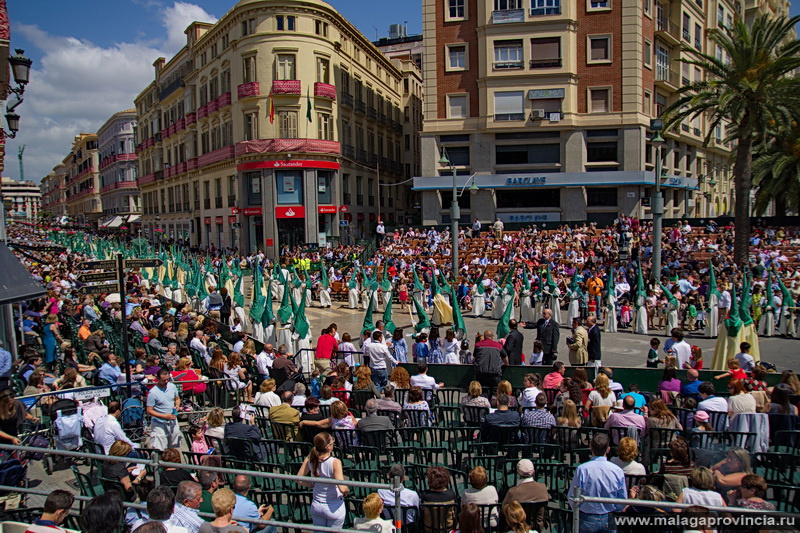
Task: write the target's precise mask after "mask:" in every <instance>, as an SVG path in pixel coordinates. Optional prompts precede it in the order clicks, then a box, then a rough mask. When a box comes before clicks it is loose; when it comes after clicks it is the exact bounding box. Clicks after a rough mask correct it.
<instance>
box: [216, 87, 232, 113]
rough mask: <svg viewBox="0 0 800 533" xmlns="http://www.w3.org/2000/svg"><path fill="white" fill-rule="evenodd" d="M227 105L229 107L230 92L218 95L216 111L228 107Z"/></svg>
mask: <svg viewBox="0 0 800 533" xmlns="http://www.w3.org/2000/svg"><path fill="white" fill-rule="evenodd" d="M229 105H231V93H230V91H228V92H226V93H222V94H221V95H219V98H217V109H222V108H223V107H225V106H229Z"/></svg>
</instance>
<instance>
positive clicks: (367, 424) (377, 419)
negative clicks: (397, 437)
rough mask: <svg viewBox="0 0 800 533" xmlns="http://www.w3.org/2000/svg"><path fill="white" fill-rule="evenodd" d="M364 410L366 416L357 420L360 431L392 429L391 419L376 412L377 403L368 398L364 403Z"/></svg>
mask: <svg viewBox="0 0 800 533" xmlns="http://www.w3.org/2000/svg"><path fill="white" fill-rule="evenodd" d="M364 410H365V411H366V412H367V416H365V417H364V418H362V419H361V420H359V421H358V429H359V430H361V432H362V433H369V432H370V431H381V430H386V431H394V424H392V419H391V418H389V417H388V416H383V415H379V414H378V403H377V402H376V401H375V400H374V399H372V398H370V399H369V400H367V403H365V404H364Z"/></svg>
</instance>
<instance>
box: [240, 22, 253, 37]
mask: <svg viewBox="0 0 800 533" xmlns="http://www.w3.org/2000/svg"><path fill="white" fill-rule="evenodd" d="M255 32H256V19H247V20H243V21H242V37H247V36H248V35H250V34H253V33H255Z"/></svg>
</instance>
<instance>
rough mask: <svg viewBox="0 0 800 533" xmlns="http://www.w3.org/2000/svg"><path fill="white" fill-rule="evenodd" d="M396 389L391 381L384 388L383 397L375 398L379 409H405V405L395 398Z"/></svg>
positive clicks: (396, 410)
mask: <svg viewBox="0 0 800 533" xmlns="http://www.w3.org/2000/svg"><path fill="white" fill-rule="evenodd" d="M394 391H395V387H394V385H392V384H391V383H389V384H388V385H386V386H385V387H384V388H383V398H378V399H377V400H375V403H376V406H377V408H378V410H379V411H395V412H397V413H399V412H400V411H402V410H403V406H402V405H400V404H399V403H397V402H396V401H395V400H394Z"/></svg>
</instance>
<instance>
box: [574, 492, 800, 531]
mask: <svg viewBox="0 0 800 533" xmlns="http://www.w3.org/2000/svg"><path fill="white" fill-rule="evenodd" d="M569 500H570V504H571V505H572V532H573V533H577V532H578V531H580V524H581V514H580V506H581V504H584V503H606V504H610V505H622V506H627V505H633V506H636V507H651V508H653V509H665V510H667V511H674V510H676V509H681V510H682V509H687V508H689V507H702V508H704V509H706V510H708V511H709V512H712V513H730V514H743V515H758V516H771V517H776V518H780V517H788V518H791V519H792V520H797V521H800V517H798V515H797V514H796V513H789V512H784V511H764V510H762V509H748V508H746V507H717V506H713V505H698V504H688V503H672V502H656V501H649V500H629V499H622V498H601V497H597V496H584V495H583V494H581V489H580V487H574V490H573V493H572V495H571V496H570V498H569ZM609 518H611V517H610V515H609ZM698 529H699V528H698Z"/></svg>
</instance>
